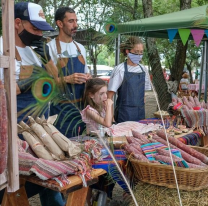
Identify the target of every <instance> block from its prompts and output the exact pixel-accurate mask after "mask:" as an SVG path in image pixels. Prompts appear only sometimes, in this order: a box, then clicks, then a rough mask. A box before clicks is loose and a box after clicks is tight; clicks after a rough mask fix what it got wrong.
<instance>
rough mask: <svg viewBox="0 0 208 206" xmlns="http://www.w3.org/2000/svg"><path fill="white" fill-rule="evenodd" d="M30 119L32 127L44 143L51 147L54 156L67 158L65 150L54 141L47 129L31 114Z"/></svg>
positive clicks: (61, 158)
mask: <svg viewBox="0 0 208 206" xmlns="http://www.w3.org/2000/svg"><path fill="white" fill-rule="evenodd" d="M28 119H29V121H30V124H31V126H30V127H31V129H32V130H33V131H34V132H35V133H36V134H37V136H38V137H39V138H40V139H41V140H42V142H43V143H44V145H45V146H46V147H47V148H48V149H49V151H50V152H51V154H52V157H53V158H55V159H57V160H63V159H65V155H64V152H63V151H62V150H61V149H60V147H59V146H58V145H57V144H56V143H55V142H54V140H53V139H52V138H51V136H50V135H49V134H48V133H47V132H46V131H45V129H44V128H43V127H42V126H41V125H40V124H38V123H37V122H36V121H35V120H34V119H33V118H32V117H31V116H28Z"/></svg>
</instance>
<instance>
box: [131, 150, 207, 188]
mask: <svg viewBox="0 0 208 206" xmlns="http://www.w3.org/2000/svg"><path fill="white" fill-rule="evenodd" d="M192 148H193V149H196V150H197V151H199V152H201V153H203V154H205V155H206V156H208V149H207V148H202V147H192ZM129 161H130V162H131V165H132V166H133V168H134V175H135V177H136V179H139V180H141V181H143V182H147V183H150V184H153V185H159V186H165V187H168V188H176V183H175V178H174V173H173V168H172V166H169V165H162V164H156V163H147V162H142V161H139V160H137V159H135V158H133V157H129ZM175 170H176V176H177V181H178V185H179V188H180V189H182V190H188V191H197V190H201V189H204V188H207V187H208V168H206V169H204V168H202V169H201V168H200V169H198V168H196V169H195V168H190V169H189V168H181V167H175Z"/></svg>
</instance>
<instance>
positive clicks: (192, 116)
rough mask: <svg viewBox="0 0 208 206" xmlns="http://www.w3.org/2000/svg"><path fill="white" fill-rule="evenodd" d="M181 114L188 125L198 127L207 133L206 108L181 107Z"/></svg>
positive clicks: (207, 118) (207, 115) (207, 113)
mask: <svg viewBox="0 0 208 206" xmlns="http://www.w3.org/2000/svg"><path fill="white" fill-rule="evenodd" d="M181 114H182V116H183V118H184V119H185V121H186V123H187V125H188V127H194V128H196V127H199V128H201V129H202V130H203V131H204V133H205V134H208V110H207V109H204V110H198V111H195V110H189V109H188V107H187V106H185V105H184V106H183V107H182V108H181Z"/></svg>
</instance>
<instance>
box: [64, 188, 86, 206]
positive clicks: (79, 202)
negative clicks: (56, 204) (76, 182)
mask: <svg viewBox="0 0 208 206" xmlns="http://www.w3.org/2000/svg"><path fill="white" fill-rule="evenodd" d="M88 189H89V187H83V188H82V189H79V190H76V191H74V192H72V193H69V195H68V198H67V203H66V206H84V205H85V202H86V197H87V192H88Z"/></svg>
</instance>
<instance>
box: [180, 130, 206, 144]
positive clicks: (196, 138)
mask: <svg viewBox="0 0 208 206" xmlns="http://www.w3.org/2000/svg"><path fill="white" fill-rule="evenodd" d="M201 137H202V133H201V132H199V131H194V132H192V133H190V134H187V135H184V136H183V137H179V138H177V139H178V140H179V141H181V142H183V143H184V144H186V145H193V146H195V145H198V143H199V142H200V139H201Z"/></svg>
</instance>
